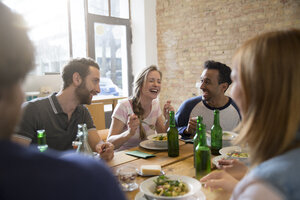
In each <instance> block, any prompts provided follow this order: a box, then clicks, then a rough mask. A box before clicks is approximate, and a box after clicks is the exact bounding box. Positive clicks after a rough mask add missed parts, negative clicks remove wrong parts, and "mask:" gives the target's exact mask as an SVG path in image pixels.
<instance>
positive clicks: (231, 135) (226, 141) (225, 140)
mask: <svg viewBox="0 0 300 200" xmlns="http://www.w3.org/2000/svg"><path fill="white" fill-rule="evenodd" d="M237 136H238V134H237V133H235V132H231V131H223V135H222V146H223V147H228V146H232V141H233V140H234V139H235V138H236V137H237ZM206 141H207V145H208V146H210V145H211V134H210V131H208V132H207V133H206Z"/></svg>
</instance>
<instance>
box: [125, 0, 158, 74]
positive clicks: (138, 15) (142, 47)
mask: <svg viewBox="0 0 300 200" xmlns="http://www.w3.org/2000/svg"><path fill="white" fill-rule="evenodd" d="M131 20H132V23H131V27H132V46H131V49H132V73H133V75H134V76H135V75H137V74H138V73H139V71H140V70H141V69H143V68H145V67H147V66H149V65H153V64H154V65H157V63H158V62H157V37H156V0H131Z"/></svg>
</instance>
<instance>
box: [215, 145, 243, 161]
mask: <svg viewBox="0 0 300 200" xmlns="http://www.w3.org/2000/svg"><path fill="white" fill-rule="evenodd" d="M219 152H220V154H221V155H223V156H225V157H226V159H237V160H239V161H242V162H244V163H245V164H248V162H249V154H248V152H247V151H246V150H245V149H242V148H241V147H239V146H230V147H224V148H222V149H220V151H219Z"/></svg>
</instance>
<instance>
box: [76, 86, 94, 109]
mask: <svg viewBox="0 0 300 200" xmlns="http://www.w3.org/2000/svg"><path fill="white" fill-rule="evenodd" d="M75 95H76V97H77V98H78V100H79V103H80V104H91V103H92V102H91V101H92V100H91V99H90V91H89V90H88V89H87V88H86V85H85V82H82V83H81V84H80V85H79V86H78V88H76V89H75Z"/></svg>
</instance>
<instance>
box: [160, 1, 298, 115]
mask: <svg viewBox="0 0 300 200" xmlns="http://www.w3.org/2000/svg"><path fill="white" fill-rule="evenodd" d="M156 6H157V7H156V14H157V18H156V21H157V48H158V64H159V66H160V69H161V70H162V73H163V86H162V91H161V94H160V102H161V105H162V106H163V104H164V103H165V102H166V101H167V100H171V101H172V104H173V106H174V108H175V109H176V110H177V109H178V107H179V105H180V104H181V103H182V102H183V101H184V100H186V99H188V98H190V97H192V96H194V95H199V88H196V87H195V85H196V82H198V81H199V79H200V75H201V73H202V70H203V68H202V65H203V63H204V62H205V61H206V60H208V59H212V60H216V61H220V62H223V63H226V64H227V65H228V66H231V59H232V57H233V55H234V53H235V51H236V49H237V48H238V47H239V46H240V45H241V44H242V43H243V42H244V41H245V40H246V39H248V38H250V37H253V36H255V35H257V34H259V33H262V32H266V31H270V30H277V29H286V28H292V27H293V28H300V1H299V0H284V1H283V0H226V1H225V0H209V1H208V0H157V1H156ZM226 94H230V88H229V90H228V92H226Z"/></svg>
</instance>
